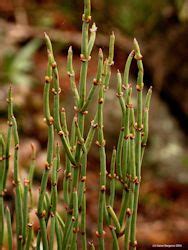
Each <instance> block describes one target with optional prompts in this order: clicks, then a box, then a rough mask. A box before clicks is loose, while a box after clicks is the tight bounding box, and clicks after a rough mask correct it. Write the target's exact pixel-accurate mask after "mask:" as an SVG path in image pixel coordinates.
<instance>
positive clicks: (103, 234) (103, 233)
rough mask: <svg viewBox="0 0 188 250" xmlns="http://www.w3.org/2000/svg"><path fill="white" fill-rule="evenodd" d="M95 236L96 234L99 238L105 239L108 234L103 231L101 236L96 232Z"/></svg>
mask: <svg viewBox="0 0 188 250" xmlns="http://www.w3.org/2000/svg"><path fill="white" fill-rule="evenodd" d="M95 234H96V236H97V238H103V237H104V236H105V234H106V232H105V231H104V230H103V232H102V234H99V232H98V231H96V232H95Z"/></svg>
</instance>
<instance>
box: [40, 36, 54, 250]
mask: <svg viewBox="0 0 188 250" xmlns="http://www.w3.org/2000/svg"><path fill="white" fill-rule="evenodd" d="M45 39H46V45H47V49H48V54H49V53H51V51H52V46H51V42H50V39H49V37H48V36H47V35H46V34H45ZM52 57H53V55H52ZM51 81H52V69H51V58H50V57H48V67H47V76H46V77H45V87H44V94H43V96H44V98H43V100H44V116H45V119H46V122H47V125H48V145H47V163H46V165H45V169H44V172H43V175H42V181H41V188H40V194H39V200H38V211H37V214H38V218H39V222H40V234H41V237H42V243H43V247H44V248H45V249H48V240H47V230H46V222H45V215H46V211H45V210H43V204H44V197H45V193H46V186H47V181H48V175H49V170H50V168H51V166H52V161H53V146H54V127H53V118H52V116H51V113H50V106H49V91H50V83H51Z"/></svg>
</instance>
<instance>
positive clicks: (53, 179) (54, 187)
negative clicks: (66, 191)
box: [49, 144, 59, 249]
mask: <svg viewBox="0 0 188 250" xmlns="http://www.w3.org/2000/svg"><path fill="white" fill-rule="evenodd" d="M58 169H59V146H58V144H57V146H56V157H55V159H54V161H53V169H52V177H51V205H50V207H51V210H50V215H51V227H50V242H49V249H53V243H54V236H55V220H56V206H57V196H58V194H57V170H58Z"/></svg>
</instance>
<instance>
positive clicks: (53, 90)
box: [51, 88, 61, 95]
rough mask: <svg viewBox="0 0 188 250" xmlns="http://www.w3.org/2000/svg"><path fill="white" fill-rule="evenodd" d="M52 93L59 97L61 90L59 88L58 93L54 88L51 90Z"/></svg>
mask: <svg viewBox="0 0 188 250" xmlns="http://www.w3.org/2000/svg"><path fill="white" fill-rule="evenodd" d="M51 91H52V93H53V94H54V95H59V94H60V93H61V88H59V89H58V91H56V90H55V89H54V88H52V90H51Z"/></svg>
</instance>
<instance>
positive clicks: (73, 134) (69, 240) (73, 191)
mask: <svg viewBox="0 0 188 250" xmlns="http://www.w3.org/2000/svg"><path fill="white" fill-rule="evenodd" d="M82 22H83V23H82V43H81V55H80V61H81V69H80V78H79V85H78V87H77V85H76V82H75V72H74V67H73V50H72V47H70V48H69V50H68V56H67V74H68V75H69V77H70V86H71V89H72V92H73V98H74V104H75V106H74V116H73V120H72V127H71V130H70V129H69V128H68V127H67V122H66V111H65V109H64V108H63V107H60V93H61V89H60V84H59V75H58V67H57V64H56V61H55V57H54V54H53V48H52V44H51V41H50V38H49V37H48V35H47V34H45V40H46V45H47V53H48V64H47V71H46V76H45V85H44V118H45V122H46V124H47V128H48V144H47V157H46V163H45V164H44V171H43V175H42V180H41V185H40V191H39V199H38V203H37V216H38V220H39V225H40V228H39V229H38V231H37V235H33V234H32V224H31V223H30V219H29V209H28V198H29V197H28V194H29V193H30V194H32V192H31V189H32V178H33V171H34V165H35V151H34V149H33V153H32V163H31V167H30V172H29V174H28V177H27V178H26V179H25V180H24V183H22V182H21V181H20V177H19V158H18V157H19V135H18V130H17V122H16V118H15V117H14V113H13V103H12V92H11V88H10V91H9V94H8V98H7V102H8V125H9V127H8V132H7V137H6V140H4V137H3V136H0V173H1V174H0V194H1V195H0V225H1V227H0V247H1V248H2V245H3V238H4V237H3V232H4V221H5V214H6V220H7V226H8V227H7V228H8V246H9V249H11V248H12V242H13V241H12V234H13V235H14V234H15V235H16V238H17V249H18V250H20V249H29V248H30V246H31V245H33V243H34V242H35V244H36V247H37V249H40V245H41V244H42V246H43V249H45V250H46V249H53V248H54V245H55V244H54V242H55V240H56V243H57V248H58V249H65V250H66V249H77V248H78V240H79V238H80V241H81V246H82V249H87V231H86V223H87V221H86V214H87V209H86V208H87V207H86V204H87V197H86V193H87V157H88V153H89V150H90V147H91V144H92V141H93V139H94V135H95V133H96V132H97V141H96V145H97V146H98V150H99V162H100V170H99V175H98V176H99V188H98V189H99V198H98V201H96V202H97V203H98V223H97V230H96V237H97V239H98V248H99V249H100V250H104V249H105V237H104V236H105V233H106V232H105V225H107V226H108V228H109V230H110V231H111V234H112V236H111V237H112V245H113V249H119V248H120V246H119V244H120V243H119V238H120V237H124V249H127V250H128V249H136V247H137V241H136V221H137V209H138V197H139V187H140V181H141V165H142V159H143V155H144V150H145V147H146V144H147V139H148V119H149V107H150V99H151V94H152V89H151V88H150V89H149V90H148V93H147V95H146V100H145V105H143V88H144V81H143V75H144V69H143V63H142V54H141V52H140V48H139V45H138V42H137V40H136V39H134V42H133V50H132V51H131V52H130V54H129V56H128V58H127V61H126V63H125V69H124V72H123V75H122V74H121V73H120V71H119V70H118V72H117V94H116V96H117V98H118V99H119V104H120V108H121V113H122V120H121V129H120V133H119V138H118V143H117V147H116V148H114V149H113V151H112V157H111V166H110V171H109V173H107V162H106V149H105V147H106V141H105V134H104V122H103V117H104V102H105V97H106V93H107V91H108V89H109V84H110V76H111V67H112V66H113V64H114V44H115V35H114V33H112V34H111V36H110V41H109V54H108V57H107V58H106V59H104V58H103V51H102V49H99V53H98V65H97V70H96V76H95V78H94V79H93V82H92V86H91V88H90V91H89V93H88V94H87V88H86V86H87V72H88V66H89V63H90V59H91V55H92V50H93V46H94V43H95V38H96V31H97V27H96V25H95V24H93V25H92V26H91V28H90V22H91V5H90V0H84V14H83V16H82ZM89 28H90V29H89ZM89 31H90V33H89ZM23 54H24V53H23ZM21 59H22V57H20V58H19V60H21ZM133 59H135V60H136V62H137V66H138V77H137V83H136V86H133V85H131V84H130V82H129V71H130V66H131V63H132V60H133ZM17 60H18V59H17ZM21 65H22V63H21ZM134 87H135V89H136V91H137V95H136V97H137V98H136V99H137V103H136V107H134V106H133V102H132V95H133V93H132V90H133V88H134ZM97 90H98V101H97V104H96V114H95V116H94V119H93V121H92V122H91V126H90V129H89V131H87V132H86V131H85V116H86V115H87V113H88V111H87V108H88V106H89V105H91V102H92V100H93V97H94V93H95V92H96V91H97ZM51 95H52V96H53V102H52V105H50V100H51V99H50V96H51ZM135 112H136V114H135ZM111 126H113V124H111ZM54 132H56V133H57V134H58V135H59V137H60V139H61V142H62V145H63V149H64V153H65V162H64V179H63V204H64V205H65V206H66V207H67V210H66V218H62V217H61V216H60V214H59V211H57V202H58V199H59V194H58V191H57V182H58V171H59V169H60V148H59V146H58V144H56V146H55V145H54V144H55V143H54V141H55V137H54ZM12 134H13V139H14V174H13V184H14V187H15V219H16V232H15V233H14V232H12V231H11V230H10V224H11V221H10V220H11V219H10V215H9V210H8V209H6V213H5V211H4V210H5V209H4V195H5V194H6V181H7V174H8V171H9V158H10V153H9V151H10V143H11V141H12V137H11V136H12ZM49 173H51V190H50V194H49V193H48V191H47V182H48V177H49ZM107 180H109V182H110V185H109V187H110V188H109V192H107ZM116 182H119V183H120V184H121V190H122V202H121V207H120V209H119V211H117V212H115V211H116V210H115V206H114V204H115V199H116V195H115V194H116ZM31 204H32V203H31ZM48 229H49V230H48ZM79 234H80V235H79ZM55 236H56V237H55ZM91 248H92V249H95V247H94V244H93V243H91Z"/></svg>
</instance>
